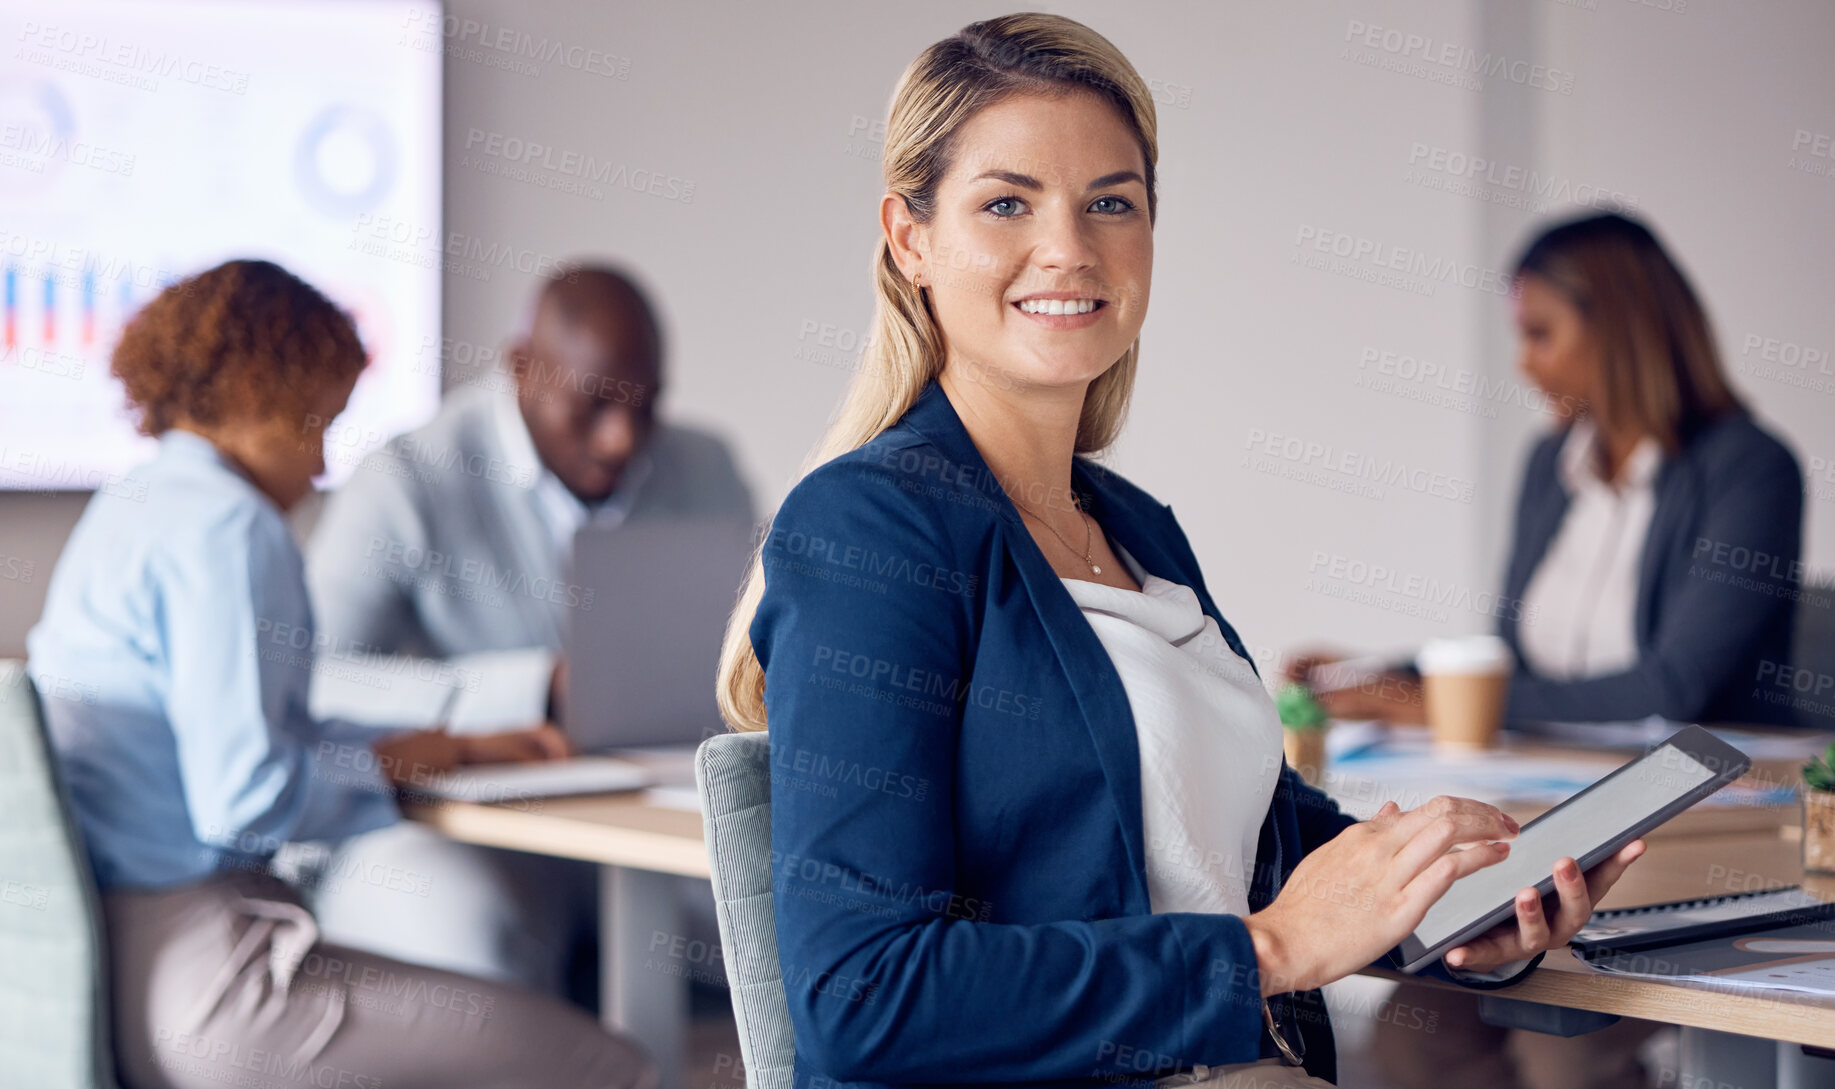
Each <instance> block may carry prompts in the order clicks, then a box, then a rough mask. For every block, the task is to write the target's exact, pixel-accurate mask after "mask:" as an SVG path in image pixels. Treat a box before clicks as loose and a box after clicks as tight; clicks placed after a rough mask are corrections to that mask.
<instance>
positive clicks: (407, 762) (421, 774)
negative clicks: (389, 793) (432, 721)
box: [371, 727, 465, 787]
mask: <svg viewBox="0 0 1835 1089" xmlns="http://www.w3.org/2000/svg"><path fill="white" fill-rule="evenodd" d="M371 747H372V748H374V749H375V750H376V762H377V764H378V765H379V766H380V767H381V768H382V773H383V774H384V775H386V776H387V777H388V779H389V782H391V783H394V784H395V785H396V786H398V787H399V786H414V785H417V784H422V783H425V782H427V781H428V779H429V778H431V777H432V776H434V775H437V774H439V773H440V772H445V771H451V770H452V769H453V768H456V767H458V766H459V764H460V763H462V762H463V756H464V752H465V739H464V738H461V737H454V736H453V735H452V734H450V733H447V732H446V730H445V728H444V727H442V728H440V729H437V730H415V731H414V732H412V733H405V734H396V735H395V736H393V737H388V738H384V739H383V740H381V741H378V742H376V743H375V744H374V745H373V746H371Z"/></svg>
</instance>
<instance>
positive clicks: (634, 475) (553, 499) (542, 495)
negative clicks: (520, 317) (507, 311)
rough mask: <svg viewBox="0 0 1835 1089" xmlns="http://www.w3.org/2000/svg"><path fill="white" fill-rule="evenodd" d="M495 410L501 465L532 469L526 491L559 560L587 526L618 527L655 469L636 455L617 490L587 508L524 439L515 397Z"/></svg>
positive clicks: (526, 428)
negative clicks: (502, 456) (529, 493)
mask: <svg viewBox="0 0 1835 1089" xmlns="http://www.w3.org/2000/svg"><path fill="white" fill-rule="evenodd" d="M496 405H497V413H496V418H497V431H498V441H499V442H500V443H501V444H502V448H503V451H504V460H505V461H507V462H509V463H510V464H513V465H532V466H535V467H536V469H535V473H534V476H533V479H532V481H531V483H530V485H529V487H530V488H531V489H532V490H533V492H534V499H535V507H536V510H537V511H538V512H539V513H540V515H541V519H542V525H543V527H544V528H545V529H546V530H547V533H548V537H549V541H550V544H551V546H552V547H553V549H554V554H555V555H556V556H558V557H561V558H562V560H563V563H562V567H563V568H564V567H565V566H566V564H565V559H566V557H568V556H570V555H572V553H573V538H574V534H576V533H578V532H579V531H580V528H581V527H582V526H584V525H586V523H587V522H589V521H590V522H594V523H597V524H603V525H607V526H616V525H618V524H620V523H622V522H623V521H624V520H625V518H626V517H627V516H628V515H629V514H630V513H631V505H632V504H633V503H635V502H636V501H637V492H638V490H639V489H640V488H642V487H643V483H644V481H645V480H647V479H648V478H649V476H650V473H651V471H652V469H653V468H654V467H653V465H652V464H651V461H650V454H649V452H648V451H639V452H638V454H637V456H636V457H633V458H632V459H631V461H630V464H628V465H626V466H625V470H624V478H623V479H622V480H620V481H619V482H618V490H617V491H614V492H613V493H612V494H611V495H609V496H607V497H606V498H605V499H604V500H602V501H600V502H599V503H597V504H595V505H593V506H588V505H587V504H585V503H583V502H581V501H580V497H579V496H577V495H575V494H573V492H572V491H571V490H569V489H568V487H567V485H566V484H564V483H562V482H561V478H560V477H558V476H555V475H554V473H553V472H552V471H550V470H549V468H548V467H547V465H545V464H543V462H542V459H541V457H540V456H539V455H538V454H537V453H536V451H535V440H534V439H532V438H530V437H529V425H528V424H527V423H525V422H524V421H523V418H522V409H521V407H520V406H519V405H518V404H517V401H516V398H514V397H499V398H497V401H496Z"/></svg>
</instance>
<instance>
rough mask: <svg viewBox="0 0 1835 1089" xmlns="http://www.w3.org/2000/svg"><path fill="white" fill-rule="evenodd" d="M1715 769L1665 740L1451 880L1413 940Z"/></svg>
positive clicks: (1514, 887)
mask: <svg viewBox="0 0 1835 1089" xmlns="http://www.w3.org/2000/svg"><path fill="white" fill-rule="evenodd" d="M1714 774H1715V773H1714V770H1713V769H1712V768H1709V767H1708V766H1706V765H1705V764H1703V763H1701V762H1700V761H1699V760H1696V759H1695V758H1694V757H1692V756H1690V755H1689V754H1688V753H1686V752H1683V751H1682V750H1681V749H1679V748H1677V747H1675V746H1673V745H1660V746H1658V747H1657V748H1655V749H1653V750H1652V751H1650V752H1649V753H1646V754H1645V755H1644V756H1643V757H1642V758H1641V759H1638V760H1634V761H1632V762H1631V763H1629V764H1627V765H1625V766H1624V767H1622V768H1620V769H1618V770H1617V771H1615V772H1613V773H1612V774H1611V775H1609V776H1607V777H1606V778H1605V779H1604V780H1602V781H1600V782H1599V783H1596V784H1594V785H1593V786H1592V787H1589V788H1588V789H1587V790H1585V791H1583V792H1581V793H1580V794H1577V795H1575V796H1574V797H1572V798H1570V799H1569V800H1567V801H1566V802H1563V803H1562V804H1561V805H1559V806H1557V807H1555V808H1554V809H1551V810H1549V811H1548V812H1547V813H1545V814H1543V815H1542V816H1541V817H1540V818H1538V819H1537V820H1535V821H1533V822H1531V823H1530V824H1529V825H1527V826H1526V827H1525V828H1524V829H1523V831H1522V833H1521V834H1520V835H1518V836H1517V837H1516V838H1515V839H1514V840H1511V841H1510V857H1508V858H1506V859H1504V860H1503V861H1502V862H1499V863H1497V864H1496V865H1493V866H1487V867H1485V868H1484V869H1482V870H1479V871H1478V872H1477V873H1474V874H1469V875H1467V876H1466V877H1462V878H1460V879H1459V880H1458V881H1456V882H1454V883H1453V887H1452V888H1450V889H1448V890H1447V891H1446V895H1445V896H1442V897H1441V898H1440V900H1439V901H1438V902H1437V903H1435V904H1434V906H1433V907H1431V908H1429V909H1428V910H1427V915H1426V917H1425V918H1423V919H1422V920H1421V925H1420V926H1419V927H1417V928H1416V929H1415V932H1414V933H1415V939H1416V940H1417V941H1419V942H1420V943H1421V945H1422V946H1423V947H1424V948H1427V949H1432V948H1434V947H1435V946H1436V945H1438V944H1439V943H1441V942H1443V941H1445V940H1447V939H1448V938H1450V937H1452V936H1453V935H1454V934H1457V933H1458V932H1459V931H1460V930H1461V929H1462V928H1464V927H1465V926H1467V925H1469V924H1470V923H1473V922H1475V921H1476V920H1478V919H1480V918H1483V917H1484V916H1485V915H1487V914H1488V913H1490V912H1492V911H1495V910H1496V909H1497V908H1498V907H1500V906H1502V905H1503V904H1505V903H1508V902H1509V901H1510V900H1511V899H1512V898H1513V897H1515V896H1516V894H1517V892H1518V891H1519V890H1521V889H1526V888H1529V887H1530V886H1532V885H1534V884H1535V883H1536V882H1538V881H1541V880H1543V879H1545V878H1547V877H1548V876H1549V875H1550V874H1551V873H1553V872H1554V869H1555V863H1556V862H1557V861H1559V860H1560V859H1563V858H1574V859H1576V860H1578V859H1580V857H1581V856H1582V855H1583V854H1585V853H1586V852H1588V851H1590V850H1592V849H1593V848H1595V847H1598V846H1600V845H1602V844H1605V843H1608V842H1611V840H1612V838H1613V837H1615V836H1618V835H1620V834H1621V833H1623V832H1625V831H1626V830H1627V829H1629V828H1631V827H1632V826H1633V825H1635V824H1637V822H1638V821H1640V820H1642V819H1644V818H1645V817H1648V816H1650V815H1651V814H1652V813H1655V812H1657V811H1658V810H1660V809H1662V808H1663V806H1664V805H1665V804H1667V803H1669V802H1673V801H1675V800H1676V799H1678V798H1681V797H1683V796H1684V795H1686V794H1687V793H1688V792H1689V791H1690V790H1691V789H1693V788H1695V787H1698V786H1700V785H1701V784H1703V783H1705V782H1707V781H1708V780H1710V779H1712V778H1714Z"/></svg>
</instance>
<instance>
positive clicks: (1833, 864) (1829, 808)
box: [1803, 743, 1835, 874]
mask: <svg viewBox="0 0 1835 1089" xmlns="http://www.w3.org/2000/svg"><path fill="white" fill-rule="evenodd" d="M1803 872H1804V873H1806V874H1808V873H1825V874H1835V743H1831V744H1830V745H1829V747H1828V749H1826V750H1825V751H1824V752H1823V754H1822V755H1821V756H1818V757H1816V758H1815V759H1813V760H1811V761H1810V762H1809V763H1807V764H1805V765H1803Z"/></svg>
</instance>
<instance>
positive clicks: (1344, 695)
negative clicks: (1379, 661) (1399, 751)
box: [1317, 673, 1427, 726]
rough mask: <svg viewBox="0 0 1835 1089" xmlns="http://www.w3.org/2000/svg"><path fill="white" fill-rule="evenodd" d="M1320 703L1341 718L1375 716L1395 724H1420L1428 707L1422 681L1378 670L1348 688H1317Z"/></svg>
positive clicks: (1424, 722) (1353, 719) (1424, 719)
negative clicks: (1422, 694) (1423, 697)
mask: <svg viewBox="0 0 1835 1089" xmlns="http://www.w3.org/2000/svg"><path fill="white" fill-rule="evenodd" d="M1317 698H1318V700H1319V706H1321V707H1323V708H1325V713H1326V714H1328V715H1330V716H1332V717H1333V718H1335V719H1338V720H1340V721H1346V722H1350V721H1362V720H1366V719H1374V720H1376V721H1378V722H1391V723H1394V724H1396V725H1398V726H1423V725H1426V723H1427V711H1426V708H1425V707H1424V706H1423V704H1422V702H1421V682H1419V681H1417V680H1414V679H1413V678H1411V677H1405V676H1403V675H1402V674H1400V673H1378V674H1376V675H1374V676H1372V677H1369V678H1367V679H1365V680H1364V682H1363V683H1361V684H1358V685H1354V686H1352V687H1349V688H1339V689H1334V690H1331V691H1326V692H1320V693H1318V696H1317Z"/></svg>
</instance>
